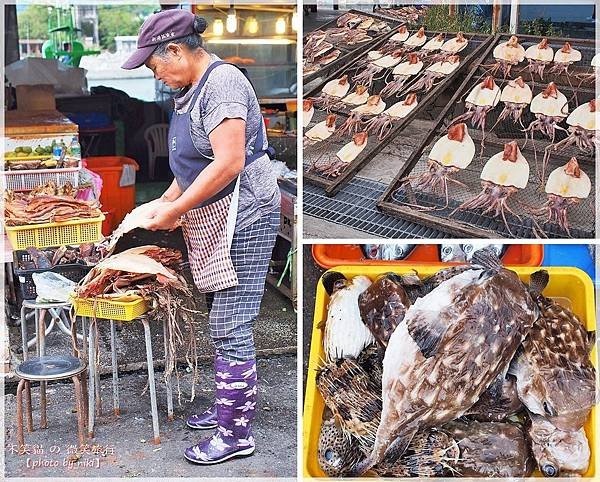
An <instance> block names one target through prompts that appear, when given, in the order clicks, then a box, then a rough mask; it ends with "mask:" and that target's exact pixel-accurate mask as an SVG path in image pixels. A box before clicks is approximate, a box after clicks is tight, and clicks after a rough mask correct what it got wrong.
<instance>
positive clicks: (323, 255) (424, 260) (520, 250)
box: [312, 244, 544, 269]
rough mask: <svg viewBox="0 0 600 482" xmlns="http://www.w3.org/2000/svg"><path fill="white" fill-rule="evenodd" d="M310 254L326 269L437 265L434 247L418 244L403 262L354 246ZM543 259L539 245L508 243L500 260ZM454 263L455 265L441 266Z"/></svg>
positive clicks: (320, 248)
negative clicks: (374, 256)
mask: <svg viewBox="0 0 600 482" xmlns="http://www.w3.org/2000/svg"><path fill="white" fill-rule="evenodd" d="M312 255H313V258H314V260H315V262H316V263H317V264H318V265H319V266H321V268H325V269H329V268H333V267H334V266H340V265H347V266H348V265H355V264H360V265H363V266H378V265H390V264H392V265H407V264H421V265H427V264H440V263H442V262H441V261H440V258H439V254H438V245H437V244H419V245H417V246H416V247H415V249H414V250H413V252H412V253H410V255H408V257H407V258H406V259H403V260H398V261H386V260H378V259H366V258H365V256H364V254H363V252H362V249H361V247H360V245H358V244H313V245H312ZM543 258H544V246H543V245H541V244H511V245H509V246H508V248H507V250H506V253H504V256H503V257H502V262H503V263H504V264H505V265H506V266H540V265H541V264H542V260H543ZM444 264H458V263H444Z"/></svg>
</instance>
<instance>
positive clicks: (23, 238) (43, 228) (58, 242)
mask: <svg viewBox="0 0 600 482" xmlns="http://www.w3.org/2000/svg"><path fill="white" fill-rule="evenodd" d="M102 221H104V215H101V216H99V217H97V218H89V219H75V220H73V221H65V222H64V223H46V224H31V225H26V226H4V230H5V231H6V236H7V237H8V240H9V241H10V244H11V246H12V249H27V248H30V247H35V248H51V247H53V246H64V245H76V244H83V243H95V242H97V241H99V240H100V239H101V238H102V233H101V232H100V230H101V227H102Z"/></svg>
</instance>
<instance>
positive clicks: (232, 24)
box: [225, 8, 237, 33]
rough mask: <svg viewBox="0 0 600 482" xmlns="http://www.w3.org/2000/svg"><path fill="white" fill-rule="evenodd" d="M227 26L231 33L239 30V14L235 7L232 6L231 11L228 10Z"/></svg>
mask: <svg viewBox="0 0 600 482" xmlns="http://www.w3.org/2000/svg"><path fill="white" fill-rule="evenodd" d="M225 27H226V28H227V31H228V32H229V33H233V32H235V31H236V30H237V16H236V14H235V10H234V9H233V8H230V9H229V12H227V21H226V22H225Z"/></svg>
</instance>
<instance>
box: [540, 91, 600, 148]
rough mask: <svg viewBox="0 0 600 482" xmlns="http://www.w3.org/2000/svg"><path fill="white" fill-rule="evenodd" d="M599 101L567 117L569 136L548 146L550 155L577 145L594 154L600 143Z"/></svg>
mask: <svg viewBox="0 0 600 482" xmlns="http://www.w3.org/2000/svg"><path fill="white" fill-rule="evenodd" d="M599 101H600V99H592V100H590V101H589V102H586V103H585V104H582V105H580V106H579V107H577V108H576V109H575V110H573V112H571V114H569V117H567V124H569V129H568V132H569V135H568V136H567V137H566V138H565V139H563V140H562V141H560V142H558V143H557V144H552V145H550V146H548V147H547V148H546V152H547V153H548V155H549V152H550V151H554V152H557V151H559V150H562V149H565V148H567V147H569V146H572V145H576V146H577V147H578V148H579V150H580V151H582V152H585V153H589V154H593V153H594V151H595V149H596V143H597V142H598V130H597V129H598V124H597V121H598V117H600V113H598V111H597V106H598V102H599Z"/></svg>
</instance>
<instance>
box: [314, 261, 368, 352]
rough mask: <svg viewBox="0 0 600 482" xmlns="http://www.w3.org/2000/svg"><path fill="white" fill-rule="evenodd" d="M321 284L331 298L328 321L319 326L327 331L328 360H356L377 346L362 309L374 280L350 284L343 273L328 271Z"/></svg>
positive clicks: (361, 279)
mask: <svg viewBox="0 0 600 482" xmlns="http://www.w3.org/2000/svg"><path fill="white" fill-rule="evenodd" d="M321 282H322V283H323V286H324V287H325V290H326V291H327V293H328V294H329V305H328V307H327V320H325V321H324V322H322V323H320V324H319V325H318V327H319V328H322V329H323V346H324V348H325V355H326V359H327V360H328V361H331V360H336V359H339V358H356V357H358V355H359V354H360V352H361V351H362V350H363V349H364V348H365V347H367V346H369V345H370V344H372V343H374V342H375V339H374V338H373V335H371V332H370V331H369V329H368V328H367V327H366V326H365V325H364V324H363V322H362V320H361V318H360V311H359V309H358V296H359V295H360V294H361V293H362V292H363V291H364V290H365V289H367V288H368V287H369V285H370V284H371V280H370V279H369V278H368V277H366V276H355V277H354V278H352V279H351V280H348V279H346V277H345V276H344V275H343V274H341V273H339V272H336V271H328V272H327V273H325V274H324V275H323V276H322V278H321Z"/></svg>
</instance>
